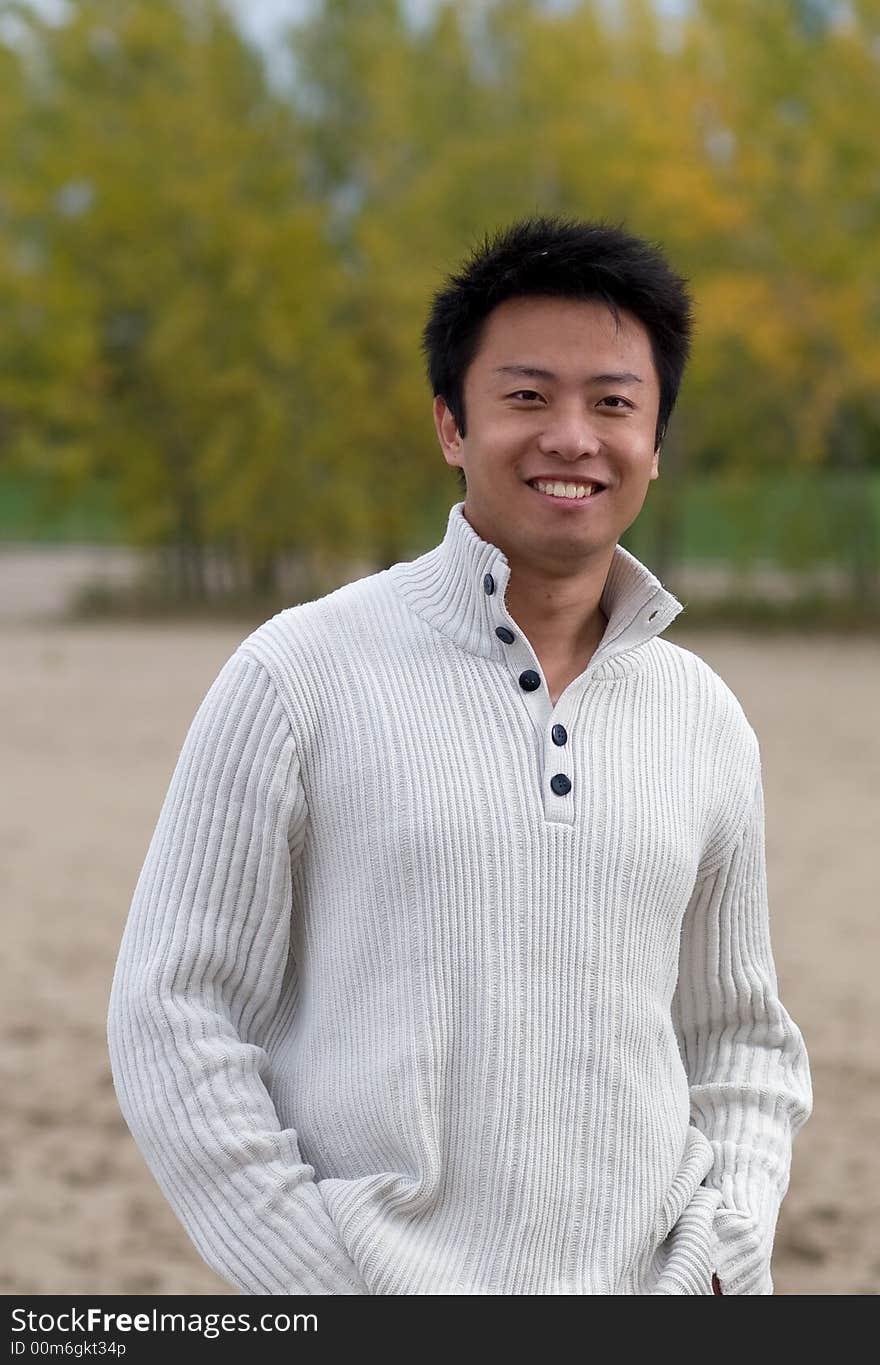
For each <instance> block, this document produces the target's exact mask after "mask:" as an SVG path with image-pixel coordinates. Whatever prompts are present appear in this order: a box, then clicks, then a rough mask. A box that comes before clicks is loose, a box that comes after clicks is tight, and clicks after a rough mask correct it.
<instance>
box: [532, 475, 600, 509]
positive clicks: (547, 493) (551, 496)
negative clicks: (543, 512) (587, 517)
mask: <svg viewBox="0 0 880 1365" xmlns="http://www.w3.org/2000/svg"><path fill="white" fill-rule="evenodd" d="M526 482H527V485H528V487H529V488H531V490H532V492H533V493H537V495H538V497H539V498H543V499H544V501H545V502H555V503H558V504H559V506H560V507H590V506H592V504H593V503H594V502H596V500H597V499H598V498H601V497H602V495H603V494H604V493H605V492H606V485H605V484H603V483H598V482H593V481H587V480H584V479H578V480H576V481H575V480H566V481H565V482H563V481H562V480H559V481H558V482H551V481H550V480H549V479H528V480H527V481H526Z"/></svg>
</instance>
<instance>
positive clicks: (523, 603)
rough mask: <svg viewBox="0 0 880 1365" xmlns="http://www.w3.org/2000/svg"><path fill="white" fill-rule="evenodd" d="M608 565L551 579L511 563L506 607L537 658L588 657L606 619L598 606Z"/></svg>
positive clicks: (596, 646)
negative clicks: (578, 573) (570, 576)
mask: <svg viewBox="0 0 880 1365" xmlns="http://www.w3.org/2000/svg"><path fill="white" fill-rule="evenodd" d="M607 573H608V565H607V564H606V565H604V566H600V567H599V569H598V570H597V569H595V568H594V569H591V570H589V571H587V572H586V573H584V574H580V575H578V576H576V577H574V578H551V577H547V576H546V575H542V574H535V573H534V572H528V571H526V570H523V569H521V568H517V567H516V565H515V564H514V563H513V562H511V571H510V581H509V583H508V585H507V593H506V596H505V603H506V606H507V610H508V611H509V612H510V614H511V616H512V617H513V619H514V620H515V621H516V623H517V625H518V626H519V627H520V629H521V630H522V631H523V633H524V635H525V636H526V637H527V638H528V640H529V641H530V642H531V644H532V647H533V648H534V650H535V653H536V654H537V655H538V657H539V658H540V659H542V660H543V659H545V658H546V659H552V660H556V661H563V660H568V659H571V660H577V659H579V658H580V657H581V656H583V655H585V654H587V655H592V654H593V652H594V651H595V650H596V649H597V648H598V645H599V643H600V641H601V639H602V636H603V635H604V633H605V628H606V626H607V625H608V618H607V616H606V615H605V613H604V612H603V611H602V608H601V606H600V605H599V599H600V598H601V596H602V589H603V588H604V586H605V578H606V576H607Z"/></svg>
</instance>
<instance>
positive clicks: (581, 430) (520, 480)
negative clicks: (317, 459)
mask: <svg viewBox="0 0 880 1365" xmlns="http://www.w3.org/2000/svg"><path fill="white" fill-rule="evenodd" d="M545 269H546V267H545ZM536 358H539V359H536ZM520 386H525V387H520ZM659 406H660V384H659V379H658V376H657V372H656V370H655V367H654V362H653V359H652V355H651V339H650V336H649V334H648V332H647V331H646V329H645V327H644V326H643V325H642V324H641V323H640V322H639V321H638V319H637V318H635V317H633V316H632V315H623V316H621V314H620V313H619V312H618V313H617V315H616V316H615V315H613V314H612V313H611V312H610V311H609V308H608V306H607V305H606V304H605V303H602V302H598V301H596V300H592V299H572V298H565V297H563V298H554V297H552V296H551V297H547V296H541V295H538V296H526V297H522V296H517V297H513V298H510V299H507V300H506V301H505V302H503V303H501V304H499V305H498V306H497V307H496V308H495V309H494V310H493V312H492V313H491V314H490V315H489V317H488V318H487V320H486V323H485V327H484V331H483V335H482V338H481V343H480V349H479V351H478V353H477V355H476V356H475V357H474V359H473V361H472V363H471V364H470V366H469V367H468V370H467V374H466V376H465V381H464V407H465V408H466V411H467V431H468V436H467V438H465V437H463V436H462V434H461V432H460V430H459V428H458V424H457V417H456V414H455V413H454V412H453V411H452V409H451V408H450V407H449V405H448V404H447V402H446V400H445V398H444V397H443V396H442V394H438V396H437V397H436V398H435V399H434V417H435V422H436V426H437V431H438V435H439V437H440V441H441V444H442V446H443V451H444V454H445V456H446V459H447V461H448V462H449V463H450V464H455V465H458V466H459V467H461V468H463V469H464V471H465V473H466V476H467V498H466V500H465V506H464V515H465V517H466V518H467V520H468V522H469V524H470V525H471V526H472V527H473V528H474V530H475V531H477V533H478V534H479V535H480V536H482V538H483V539H484V540H486V541H491V542H492V543H494V544H496V545H499V546H503V547H504V549H505V551H506V554H507V558H508V561H509V563H510V568H511V574H510V583H509V585H508V589H507V595H506V604H507V609H508V611H509V612H510V614H511V616H513V617H514V618H515V619H516V620H517V622H518V623H519V625H520V627H521V629H522V631H523V633H524V634H525V635H526V636H527V637H528V639H529V641H530V642H531V644H532V645H533V646H534V649H535V652H536V654H537V655H538V658H539V659H540V660H541V664H542V666H543V671H544V676H545V679H546V681H547V685H548V687H549V690H550V698H551V701H553V702H554V703H555V701H556V700H557V697H558V696H559V694H560V693H561V692H562V691H563V690H564V688H565V687H566V686H567V684H568V683H569V682H570V681H571V680H572V679H573V678H576V677H577V676H578V675H579V674H581V673H582V672H583V670H584V669H585V668H586V666H587V664H588V663H589V661H590V659H591V657H592V655H593V653H594V652H595V650H596V648H597V647H598V645H599V642H600V640H601V639H602V636H603V635H604V633H605V629H606V627H607V625H608V619H607V617H606V616H605V614H604V612H603V610H602V607H601V604H600V598H601V596H602V592H603V589H604V587H605V582H606V579H607V577H608V570H609V568H610V566H611V560H612V557H613V554H614V548H615V545H616V544H617V542H618V540H619V539H620V536H621V535H622V533H623V532H624V531H625V530H626V529H627V527H629V526H631V525H632V523H633V522H634V521H635V519H636V517H637V516H638V514H639V512H640V511H641V508H642V504H643V503H644V500H645V494H646V492H647V489H648V484H649V481H650V480H651V479H656V478H657V475H658V473H659V447H655V439H656V437H657V418H658V410H659ZM462 425H463V426H464V423H463V424H462Z"/></svg>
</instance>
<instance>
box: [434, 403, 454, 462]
mask: <svg viewBox="0 0 880 1365" xmlns="http://www.w3.org/2000/svg"><path fill="white" fill-rule="evenodd" d="M433 411H434V427H435V429H436V431H437V439H438V440H439V442H440V446H441V449H442V451H443V457H444V459H445V460H446V463H447V464H449V465H460V464H461V460H460V459H456V458H455V456H458V455H460V453H461V436H460V435H459V432H458V427H457V425H456V422H455V418H454V417H453V415H452V412H451V411H450V409H449V407H447V404H446V399H445V398H443V397H442V395H441V394H437V396H436V397H435V399H434V408H433Z"/></svg>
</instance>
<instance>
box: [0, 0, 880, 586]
mask: <svg viewBox="0 0 880 1365" xmlns="http://www.w3.org/2000/svg"><path fill="white" fill-rule="evenodd" d="M5 8H6V9H11V8H12V7H10V6H6V7H5ZM21 22H22V24H24V26H25V28H26V30H27V32H28V35H29V38H30V47H29V49H28V52H29V55H28V56H27V57H25V55H24V54H25V49H23V48H21V47H20V46H19V47H17V48H16V49H15V50H14V51H13V49H12V48H6V49H3V48H0V56H2V61H3V63H4V64H5V67H6V71H5V73H0V74H5V75H6V76H7V77H8V79H6V80H5V81H4V83H3V88H2V91H0V131H4V130H5V131H6V132H7V134H8V136H9V139H10V142H11V146H12V152H11V156H10V157H9V158H8V162H7V175H6V183H5V185H4V187H3V190H2V198H0V298H2V302H3V305H4V310H5V315H6V319H7V323H8V325H7V326H6V327H5V328H4V329H3V332H2V337H0V346H2V348H3V349H2V352H0V354H2V358H3V359H4V362H5V363H4V365H3V367H2V373H0V423H2V425H0V439H3V438H4V436H5V442H6V444H5V451H6V458H7V459H10V458H12V457H13V456H14V458H15V459H17V460H18V461H19V462H20V463H22V464H24V465H25V466H28V467H32V468H40V469H48V470H51V471H52V473H53V476H54V478H55V481H56V486H57V487H58V488H59V490H61V491H62V492H64V493H66V492H67V491H69V490H70V488H72V487H74V486H76V485H77V484H79V483H82V482H84V481H87V480H90V479H93V478H95V477H97V476H103V477H105V478H107V479H111V480H113V481H114V483H115V485H116V486H117V488H118V490H119V496H120V501H121V505H122V507H123V509H124V512H125V516H126V518H127V524H128V525H129V527H130V531H131V534H132V536H133V538H134V539H136V540H138V541H140V542H143V543H150V542H152V543H166V544H169V545H174V546H178V547H180V548H179V551H178V558H179V560H180V572H181V574H182V575H183V576H184V577H185V579H186V582H187V583H188V584H189V588H190V591H192V592H198V591H200V590H201V584H202V582H203V579H204V552H205V547H206V546H207V545H209V544H210V545H217V544H220V545H223V546H225V547H226V549H227V552H228V553H229V555H230V556H231V557H232V558H233V560H234V562H236V563H239V564H241V565H242V572H243V575H244V578H245V579H246V580H247V581H249V582H251V583H253V584H257V585H263V586H270V585H271V583H272V580H273V577H274V575H275V573H276V570H277V566H278V563H279V556H280V555H281V553H282V552H283V551H284V550H285V549H288V548H291V547H299V548H302V549H305V550H307V551H309V552H310V554H311V555H312V557H313V559H314V560H315V561H316V562H317V561H320V562H322V563H323V562H325V561H328V560H329V557H331V556H334V555H336V556H338V554H339V552H340V551H341V550H342V549H343V547H344V549H345V551H346V553H348V554H351V555H359V556H360V555H363V556H366V557H370V558H374V559H378V561H379V562H380V563H381V564H387V563H390V562H393V560H394V559H396V558H399V557H401V556H403V555H407V554H409V553H410V552H411V551H413V550H415V549H417V548H418V546H419V545H420V544H423V543H424V541H425V538H426V537H427V536H429V535H433V534H434V532H435V531H436V529H437V527H438V523H439V522H440V519H441V517H442V516H443V515H444V514H445V510H446V508H447V507H448V502H449V487H450V482H449V481H450V478H451V477H452V476H451V475H450V471H449V470H448V469H447V468H446V466H445V464H444V462H443V459H442V456H441V454H440V452H439V449H438V447H437V443H436V437H435V435H434V431H433V424H432V421H431V415H430V395H429V393H428V392H427V389H426V385H425V377H424V373H423V368H422V359H421V355H420V351H419V337H420V332H421V328H422V325H423V323H424V319H425V312H426V308H427V304H428V300H429V298H430V295H431V294H432V293H433V291H434V290H435V289H436V288H437V287H438V286H439V285H440V284H441V283H442V280H443V278H444V276H445V274H446V272H447V271H448V270H449V269H450V268H452V267H454V266H455V265H456V264H457V263H458V262H459V261H460V260H461V259H462V255H463V253H464V251H465V249H466V248H467V247H469V246H471V245H473V244H476V243H477V242H479V241H480V240H481V239H482V238H483V237H484V235H485V234H487V233H490V232H491V231H493V230H494V229H495V228H496V227H500V226H502V225H504V224H505V223H507V222H509V221H510V220H511V219H512V218H514V217H517V216H519V215H521V214H525V213H530V212H548V211H549V212H561V213H567V214H568V213H570V214H574V215H577V216H582V217H587V218H591V217H592V218H601V219H604V220H606V221H611V222H614V221H620V222H623V223H624V224H625V225H626V226H627V227H628V228H630V229H631V230H632V231H634V232H637V233H640V234H642V235H644V236H646V237H648V238H649V239H652V240H656V241H658V242H660V243H662V245H663V247H664V248H665V249H666V251H667V252H668V255H669V257H670V259H671V260H672V261H673V262H674V263H675V265H676V267H677V268H678V269H680V270H681V271H682V273H684V274H686V275H687V276H688V278H689V279H690V281H691V285H692V288H693V291H694V294H695V297H696V301H697V335H696V346H695V350H694V355H693V359H692V362H691V365H690V367H689V369H688V372H687V375H686V378H685V382H684V385H683V389H682V394H681V397H680V400H679V403H680V410H679V412H678V413H677V414H676V415H674V416H673V422H672V427H671V430H670V434H669V436H668V437H667V439H666V442H665V443H664V456H663V459H662V460H661V469H662V472H663V477H661V479H660V480H658V481H657V483H656V484H654V485H652V488H651V490H650V493H649V499H648V505H647V507H646V512H645V514H644V516H645V517H646V518H647V520H648V522H649V523H650V524H651V525H652V527H653V551H652V553H653V555H654V558H655V560H656V562H657V564H658V566H660V567H661V569H662V567H663V566H666V565H668V564H669V563H672V562H674V560H675V559H676V557H677V554H678V545H679V542H680V539H681V526H680V519H681V507H682V500H681V498H680V496H679V489H680V486H681V481H682V480H683V479H686V478H690V477H692V476H693V475H695V474H698V473H699V472H700V470H701V469H702V468H707V469H708V468H710V467H712V468H714V469H716V470H718V471H721V472H725V471H726V472H727V473H728V474H729V476H730V482H729V487H730V490H731V492H730V501H729V506H730V508H731V509H733V510H732V512H731V515H736V516H737V517H738V518H740V520H741V521H742V523H743V525H742V528H741V530H742V534H740V535H738V537H737V538H736V539H737V540H738V542H739V544H740V545H741V546H742V547H743V553H744V554H745V553H747V552H751V551H750V550H749V547H753V546H754V545H755V544H757V542H758V538H759V537H758V531H757V525H758V514H759V511H760V509H759V508H758V507H757V506H756V504H755V497H756V494H755V491H754V490H755V489H756V488H757V487H758V484H757V483H756V480H758V479H759V478H760V477H763V476H764V475H765V474H766V473H767V472H768V471H774V470H775V471H777V472H782V471H783V470H787V469H796V468H800V467H804V468H808V469H813V468H815V469H816V470H819V469H821V468H827V469H828V471H829V472H834V471H835V470H836V469H837V468H838V466H839V464H840V461H841V460H843V461H844V462H845V461H846V460H848V461H849V462H850V466H852V468H853V470H854V477H855V474H856V473H857V470H858V469H862V470H868V469H869V468H870V467H871V464H872V461H875V462H876V458H877V457H876V451H877V442H876V425H875V426H873V427H872V426H871V421H870V419H869V417H867V416H866V415H865V414H866V409H865V407H864V403H863V399H864V395H871V394H873V393H876V392H877V391H878V384H880V329H878V321H880V318H878V314H880V294H878V287H877V280H878V279H880V270H878V267H880V259H878V254H880V232H878V227H880V169H878V161H877V156H876V149H875V134H874V133H873V132H872V129H873V128H874V127H875V126H876V125H877V124H878V122H880V118H878V115H880V109H878V102H880V82H878V79H877V76H878V64H880V0H853V3H852V4H850V5H849V7H848V8H845V9H844V8H843V7H841V6H839V5H833V4H831V3H830V0H829V3H828V4H822V3H819V0H815V2H814V3H807V2H806V0H803V2H802V3H801V2H799V0H779V3H776V4H772V5H767V4H766V0H760V3H759V0H742V2H741V3H740V4H739V5H737V6H730V5H727V4H724V3H722V0H694V3H693V4H691V5H690V6H689V7H688V8H687V9H685V10H683V11H682V12H681V13H680V14H679V15H678V16H676V17H670V16H669V15H668V14H667V15H666V16H665V17H664V18H663V19H662V20H661V19H660V18H658V15H657V13H656V11H655V8H654V7H653V5H652V4H651V3H649V0H621V3H620V4H619V5H617V6H616V7H615V9H614V13H613V15H611V14H610V12H609V9H608V6H607V5H606V4H603V3H599V0H593V2H587V0H581V3H574V4H569V5H567V6H566V7H564V8H561V7H559V6H552V7H551V6H545V5H543V4H539V3H532V0H460V3H452V0H438V2H437V3H436V4H434V5H433V6H432V7H431V9H430V10H429V11H428V13H427V14H425V15H424V16H423V19H422V22H420V23H419V24H418V25H413V24H412V23H411V22H410V21H408V19H407V17H406V14H405V8H404V5H403V4H402V0H376V2H375V3H374V4H371V5H362V4H359V3H356V0H315V3H313V4H312V5H311V6H310V8H309V10H308V12H307V13H306V15H305V17H304V18H303V19H302V20H301V21H300V22H298V23H297V24H294V25H291V26H290V27H289V29H288V32H287V34H286V37H285V41H286V43H287V45H288V46H289V49H290V51H291V54H292V56H293V65H294V68H295V70H296V72H297V79H296V82H295V83H294V85H293V87H292V88H291V90H290V92H289V96H288V97H287V98H286V99H282V97H281V96H280V95H277V94H272V93H270V90H269V87H268V85H267V82H266V77H265V72H264V70H263V67H262V64H261V62H260V60H259V58H258V57H257V55H256V54H255V53H254V52H253V51H251V50H250V49H249V48H248V47H247V46H246V44H244V43H243V41H242V40H241V38H240V36H239V34H238V32H237V30H236V29H235V27H234V24H233V23H232V21H231V20H230V18H229V16H228V14H227V12H226V10H225V9H224V7H223V5H221V4H220V2H219V0H189V3H185V0H150V3H149V4H148V3H146V0H127V2H125V3H123V2H120V3H117V4H114V5H107V4H106V3H100V0H79V3H77V4H76V5H74V6H72V7H71V8H70V9H69V11H68V16H67V18H66V19H65V20H64V22H63V23H61V24H59V25H49V24H48V23H46V22H45V21H42V20H40V19H39V18H37V17H36V16H35V15H33V14H30V15H29V17H27V18H25V19H22V20H21ZM25 70H26V71H27V75H26V76H25V74H24V72H25ZM866 433H867V434H866ZM853 451H856V452H861V453H857V454H855V455H854V454H853V453H852V452H853ZM835 452H836V453H835ZM846 452H848V453H846ZM853 462H855V463H853ZM859 477H861V476H859ZM854 486H855V485H854ZM816 505H818V504H816ZM804 506H806V504H804ZM791 510H792V515H791V517H790V519H789V520H790V525H788V526H787V528H786V534H785V536H780V545H781V546H782V550H783V553H784V554H785V555H786V556H787V557H789V558H790V559H791V562H795V560H797V559H798V557H799V556H801V557H802V548H801V546H802V545H803V546H805V547H806V549H807V551H808V550H809V546H810V543H811V540H812V543H813V544H814V546H815V545H817V544H818V537H816V536H815V535H814V530H813V529H811V528H813V527H814V526H815V519H814V516H813V513H812V512H811V513H810V516H809V517H807V516H806V514H805V513H804V512H803V509H801V510H800V511H798V509H794V508H792V509H791ZM829 516H830V513H829ZM652 519H653V520H652ZM830 524H831V523H830V522H829V523H828V526H830ZM834 524H835V527H836V528H837V529H836V530H835V531H834V535H835V536H838V535H839V534H842V530H841V527H842V520H841V519H840V518H838V519H837V520H836V521H835V523H834ZM799 527H800V528H801V529H798V528H799ZM827 529H828V527H826V530H827ZM835 544H839V541H835ZM859 544H860V546H861V547H862V548H861V549H860V550H859V552H858V557H857V559H858V564H859V565H860V567H859V569H858V571H857V577H858V582H859V583H860V584H862V587H863V589H864V590H865V591H870V585H871V583H872V582H875V581H876V566H877V560H876V549H875V548H872V547H874V546H875V544H876V537H874V538H873V539H872V537H871V536H870V535H869V534H867V532H866V533H865V534H864V535H861V536H860V539H859ZM853 562H855V561H853ZM855 572H856V570H854V573H855Z"/></svg>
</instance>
